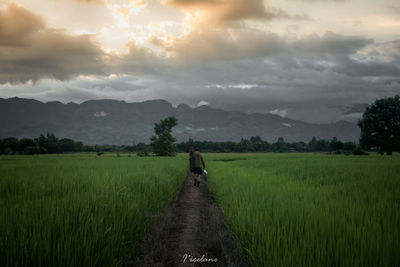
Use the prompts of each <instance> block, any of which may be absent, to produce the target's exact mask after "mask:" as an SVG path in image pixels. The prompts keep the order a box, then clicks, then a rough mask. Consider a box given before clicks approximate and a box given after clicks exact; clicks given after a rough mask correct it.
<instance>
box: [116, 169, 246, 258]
mask: <svg viewBox="0 0 400 267" xmlns="http://www.w3.org/2000/svg"><path fill="white" fill-rule="evenodd" d="M154 221H155V222H156V223H154V225H153V226H152V230H151V231H150V233H149V234H148V236H147V237H146V238H145V240H144V242H143V245H142V247H141V252H140V255H139V256H137V257H136V258H135V259H133V260H132V261H131V262H130V263H125V264H124V265H127V266H247V264H246V263H245V262H244V261H243V260H242V259H241V258H240V256H239V254H240V253H239V250H238V248H237V246H236V244H235V242H234V241H233V239H232V237H231V234H230V233H229V231H228V230H227V228H226V224H225V221H224V218H223V215H222V213H221V211H220V210H219V208H218V207H217V206H216V205H215V203H214V201H213V199H212V196H211V194H210V191H209V188H208V184H207V181H206V180H205V179H202V180H201V184H200V186H199V187H195V186H194V185H193V177H192V176H191V175H188V176H187V177H186V179H185V181H184V183H183V185H182V188H181V190H180V192H179V193H178V195H177V200H176V201H175V203H174V204H173V205H172V206H171V207H170V208H168V209H167V210H166V211H164V212H163V213H162V214H161V213H160V214H158V215H157V217H156V218H154Z"/></svg>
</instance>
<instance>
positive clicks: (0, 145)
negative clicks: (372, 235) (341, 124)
mask: <svg viewBox="0 0 400 267" xmlns="http://www.w3.org/2000/svg"><path fill="white" fill-rule="evenodd" d="M177 147H178V152H185V153H186V152H188V151H189V150H190V148H195V147H199V148H200V151H202V152H215V153H229V152H236V153H251V152H334V153H347V152H353V151H355V150H356V149H357V144H356V143H355V142H341V141H340V140H338V139H337V138H336V137H334V138H332V139H331V140H326V139H317V138H315V137H313V138H312V139H311V141H309V142H307V143H306V142H286V141H285V140H284V139H283V138H282V137H281V138H279V139H278V141H276V142H271V143H270V142H267V141H264V140H262V139H261V138H260V137H259V136H255V137H251V138H250V139H244V138H243V139H241V140H240V141H239V142H230V141H229V142H211V141H194V140H192V139H189V141H187V142H181V143H179V144H177ZM68 152H121V153H122V152H130V153H132V152H137V153H139V154H140V155H147V154H148V153H149V152H151V146H150V145H148V144H144V143H138V144H134V145H131V146H128V145H125V146H116V145H85V144H83V143H82V142H77V141H74V140H72V139H68V138H62V139H59V138H57V137H56V136H55V135H54V134H52V133H47V134H46V135H43V134H41V135H40V136H39V137H38V138H33V139H31V138H22V139H17V138H15V137H8V138H4V139H0V154H19V155H34V154H56V153H68Z"/></svg>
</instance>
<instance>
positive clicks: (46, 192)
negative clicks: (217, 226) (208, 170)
mask: <svg viewBox="0 0 400 267" xmlns="http://www.w3.org/2000/svg"><path fill="white" fill-rule="evenodd" d="M186 169H187V166H186V165H185V164H183V163H182V159H181V158H179V157H177V158H155V157H152V158H150V157H149V158H139V157H127V155H122V157H116V155H115V154H112V155H111V154H110V155H103V156H101V157H97V156H96V155H94V154H90V155H52V156H51V155H41V156H1V157H0V266H115V265H117V264H118V263H119V261H120V260H121V259H122V258H124V255H125V254H127V253H132V250H133V249H134V248H135V247H136V246H137V245H138V244H137V243H138V242H139V241H140V239H141V238H142V237H143V235H144V233H145V230H146V226H147V222H148V217H149V216H150V215H152V214H154V213H155V212H156V211H158V210H161V209H163V208H164V207H166V206H167V205H168V204H169V203H170V202H171V200H172V197H173V195H174V192H176V191H177V190H178V189H179V187H180V185H181V183H182V181H183V179H184V177H185V174H186Z"/></svg>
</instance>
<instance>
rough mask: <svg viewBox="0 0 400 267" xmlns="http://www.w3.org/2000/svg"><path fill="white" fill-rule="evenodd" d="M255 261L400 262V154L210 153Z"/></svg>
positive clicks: (237, 229)
mask: <svg viewBox="0 0 400 267" xmlns="http://www.w3.org/2000/svg"><path fill="white" fill-rule="evenodd" d="M206 160H208V165H207V169H208V172H209V183H210V186H211V188H212V190H213V192H214V194H215V198H216V200H217V202H218V204H219V205H220V207H221V209H222V211H223V213H224V215H225V217H226V219H227V222H228V224H229V227H230V229H231V231H232V232H233V234H234V237H235V239H236V240H237V241H238V242H239V244H240V245H241V247H242V248H243V249H244V250H245V251H246V252H247V254H248V255H249V257H250V260H251V263H252V265H254V266H400V155H398V154H396V155H394V156H392V157H387V156H378V155H369V156H361V157H360V156H344V155H323V154H295V153H293V154H263V155H254V154H253V155H209V156H208V157H206Z"/></svg>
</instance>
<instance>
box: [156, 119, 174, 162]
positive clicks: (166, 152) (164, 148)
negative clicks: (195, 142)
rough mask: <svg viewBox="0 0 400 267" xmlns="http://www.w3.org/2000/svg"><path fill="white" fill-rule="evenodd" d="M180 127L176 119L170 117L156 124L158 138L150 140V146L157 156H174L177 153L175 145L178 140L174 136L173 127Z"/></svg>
mask: <svg viewBox="0 0 400 267" xmlns="http://www.w3.org/2000/svg"><path fill="white" fill-rule="evenodd" d="M176 125H178V121H177V120H176V118H175V117H168V118H166V119H164V120H161V121H160V122H159V123H155V124H154V132H155V134H156V136H152V137H151V138H150V142H151V143H150V145H151V147H152V149H153V152H154V153H155V154H156V155H157V156H174V155H175V154H176V151H177V147H176V145H174V144H173V143H174V142H175V141H176V139H175V138H174V137H173V136H172V134H171V130H172V127H174V126H176Z"/></svg>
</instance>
